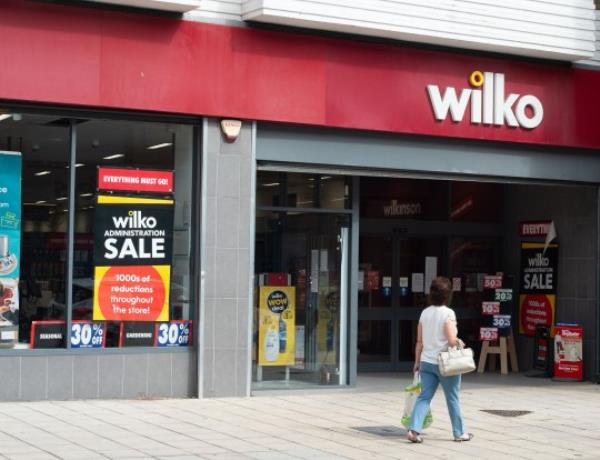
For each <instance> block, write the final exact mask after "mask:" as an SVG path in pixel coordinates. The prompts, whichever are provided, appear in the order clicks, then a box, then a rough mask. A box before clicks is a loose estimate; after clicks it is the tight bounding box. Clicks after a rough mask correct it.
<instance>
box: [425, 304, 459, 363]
mask: <svg viewBox="0 0 600 460" xmlns="http://www.w3.org/2000/svg"><path fill="white" fill-rule="evenodd" d="M449 319H450V320H453V321H454V324H456V315H455V314H454V310H452V309H451V308H448V307H447V306H445V305H441V306H434V305H431V306H429V307H427V308H426V309H425V310H423V312H422V313H421V318H420V319H419V323H421V329H422V332H423V335H422V339H423V351H422V352H421V361H425V362H426V363H430V364H437V363H438V359H437V358H438V354H439V353H440V351H445V350H446V349H447V348H448V339H447V338H446V334H444V324H446V321H448V320H449ZM456 333H457V334H458V328H457V329H456Z"/></svg>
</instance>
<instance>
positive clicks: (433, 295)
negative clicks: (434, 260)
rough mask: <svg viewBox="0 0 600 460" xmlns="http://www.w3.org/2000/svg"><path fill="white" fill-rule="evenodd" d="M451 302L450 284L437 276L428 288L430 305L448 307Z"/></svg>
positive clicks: (447, 280)
mask: <svg viewBox="0 0 600 460" xmlns="http://www.w3.org/2000/svg"><path fill="white" fill-rule="evenodd" d="M451 301H452V283H451V282H450V280H449V279H448V278H446V277H444V276H438V277H437V278H434V279H433V281H432V282H431V287H430V288H429V304H430V305H449V304H450V302H451Z"/></svg>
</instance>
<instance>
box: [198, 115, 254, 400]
mask: <svg viewBox="0 0 600 460" xmlns="http://www.w3.org/2000/svg"><path fill="white" fill-rule="evenodd" d="M203 135H204V139H203V167H204V170H203V178H204V181H205V183H204V187H203V206H204V209H203V230H204V239H203V241H204V244H203V251H202V252H203V254H202V257H201V259H202V262H201V263H202V271H203V273H204V280H203V293H202V294H201V295H202V296H203V298H204V301H203V303H202V305H203V311H202V313H201V315H202V317H201V320H200V327H201V328H202V332H201V337H200V343H201V345H200V347H201V352H200V366H201V374H200V375H201V377H200V378H201V379H202V381H201V385H200V392H201V396H203V397H222V396H246V395H249V394H250V382H249V375H250V374H249V370H250V368H249V366H250V324H251V321H252V315H251V310H250V293H251V292H252V290H251V287H252V274H253V269H252V266H251V255H252V248H253V246H254V232H253V228H254V217H253V216H254V199H253V196H254V175H255V161H254V156H253V129H252V124H251V123H244V125H243V127H242V132H241V134H240V137H239V138H238V139H237V141H236V142H234V143H227V142H226V141H225V140H224V139H223V136H222V135H221V132H220V128H219V124H218V121H217V120H206V121H205V129H204V132H203Z"/></svg>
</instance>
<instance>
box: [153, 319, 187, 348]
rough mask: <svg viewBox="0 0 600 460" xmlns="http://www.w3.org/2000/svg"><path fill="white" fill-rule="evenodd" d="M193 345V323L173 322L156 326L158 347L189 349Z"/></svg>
mask: <svg viewBox="0 0 600 460" xmlns="http://www.w3.org/2000/svg"><path fill="white" fill-rule="evenodd" d="M191 343H192V322H191V321H171V322H169V323H158V324H157V325H156V346H158V347H187V346H190V345H191Z"/></svg>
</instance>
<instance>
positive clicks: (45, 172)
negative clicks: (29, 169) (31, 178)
mask: <svg viewBox="0 0 600 460" xmlns="http://www.w3.org/2000/svg"><path fill="white" fill-rule="evenodd" d="M48 174H52V171H38V172H36V173H35V174H34V175H35V176H38V177H39V176H47V175H48Z"/></svg>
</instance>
